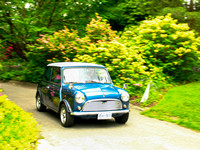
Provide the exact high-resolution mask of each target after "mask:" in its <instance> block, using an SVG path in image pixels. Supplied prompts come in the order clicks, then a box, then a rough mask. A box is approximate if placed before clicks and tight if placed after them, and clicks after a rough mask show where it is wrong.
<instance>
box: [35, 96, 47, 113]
mask: <svg viewBox="0 0 200 150" xmlns="http://www.w3.org/2000/svg"><path fill="white" fill-rule="evenodd" d="M36 109H37V110H38V111H45V110H46V106H45V105H44V104H42V101H41V98H40V96H39V95H38V96H37V98H36Z"/></svg>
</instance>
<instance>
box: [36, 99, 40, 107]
mask: <svg viewBox="0 0 200 150" xmlns="http://www.w3.org/2000/svg"><path fill="white" fill-rule="evenodd" d="M36 105H37V108H40V107H41V101H40V97H38V98H37V103H36Z"/></svg>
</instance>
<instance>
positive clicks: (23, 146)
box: [0, 93, 40, 150]
mask: <svg viewBox="0 0 200 150" xmlns="http://www.w3.org/2000/svg"><path fill="white" fill-rule="evenodd" d="M6 97H7V96H6V95H2V94H1V93H0V149H6V150H16V149H17V150H32V149H36V147H37V140H38V139H39V137H40V135H39V132H40V129H39V128H40V127H39V126H38V124H37V122H36V120H35V119H34V118H33V117H32V115H31V113H27V112H25V111H23V110H22V109H21V108H20V107H18V106H17V105H16V104H15V103H14V102H11V101H9V100H8V99H7V98H6Z"/></svg>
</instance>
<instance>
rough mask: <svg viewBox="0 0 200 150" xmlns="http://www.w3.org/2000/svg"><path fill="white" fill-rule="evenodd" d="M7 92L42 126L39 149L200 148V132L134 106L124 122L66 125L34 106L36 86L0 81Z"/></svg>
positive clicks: (197, 149)
mask: <svg viewBox="0 0 200 150" xmlns="http://www.w3.org/2000/svg"><path fill="white" fill-rule="evenodd" d="M0 85H1V87H2V88H3V89H4V93H5V94H6V95H7V96H8V98H9V99H10V100H12V101H14V102H15V103H16V104H17V105H18V106H20V107H22V108H23V109H24V110H25V111H27V112H31V113H33V116H34V117H35V118H36V120H37V121H38V122H39V124H40V125H42V132H41V135H42V136H43V137H44V139H43V140H41V141H42V142H41V143H42V144H41V145H39V147H38V149H39V150H45V149H48V150H54V149H55V150H66V149H68V150H200V133H199V132H195V131H192V130H189V129H186V128H183V127H180V126H177V125H175V124H172V123H168V122H164V121H159V120H156V119H152V118H148V117H145V116H142V115H140V110H139V109H138V108H136V107H132V108H131V112H130V119H129V121H128V122H127V124H125V125H119V124H116V123H115V122H114V120H109V121H95V120H79V121H78V122H77V124H76V125H75V126H74V127H72V128H64V127H62V126H61V124H60V121H59V115H57V114H56V113H54V112H52V111H50V110H47V111H46V112H42V113H41V112H37V111H36V109H35V99H34V96H35V92H36V85H34V84H25V83H18V82H9V83H0Z"/></svg>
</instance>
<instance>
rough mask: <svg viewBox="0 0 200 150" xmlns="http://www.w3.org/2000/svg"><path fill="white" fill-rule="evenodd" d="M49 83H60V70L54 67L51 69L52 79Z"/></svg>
mask: <svg viewBox="0 0 200 150" xmlns="http://www.w3.org/2000/svg"><path fill="white" fill-rule="evenodd" d="M51 81H52V82H54V83H58V84H60V83H61V74H60V68H57V67H54V68H53V74H52V78H51Z"/></svg>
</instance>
